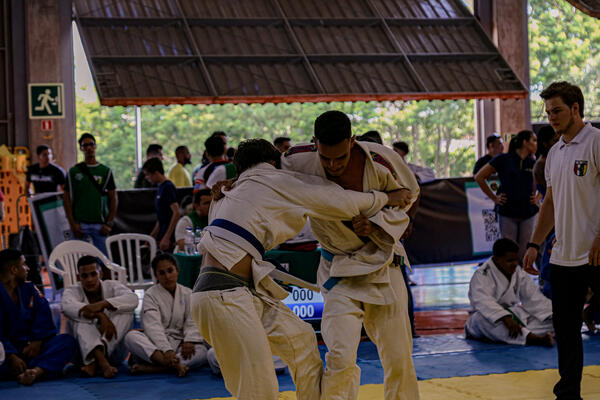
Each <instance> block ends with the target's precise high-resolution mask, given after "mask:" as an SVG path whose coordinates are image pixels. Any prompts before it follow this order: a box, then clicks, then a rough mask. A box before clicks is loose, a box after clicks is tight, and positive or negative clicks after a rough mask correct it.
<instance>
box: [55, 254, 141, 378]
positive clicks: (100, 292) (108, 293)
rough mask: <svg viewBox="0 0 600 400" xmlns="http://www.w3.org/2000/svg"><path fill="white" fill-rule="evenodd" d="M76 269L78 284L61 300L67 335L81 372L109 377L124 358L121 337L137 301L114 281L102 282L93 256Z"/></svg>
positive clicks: (124, 349) (86, 258) (126, 329)
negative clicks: (74, 345) (77, 352)
mask: <svg viewBox="0 0 600 400" xmlns="http://www.w3.org/2000/svg"><path fill="white" fill-rule="evenodd" d="M77 270H78V276H79V280H80V283H78V284H76V285H72V286H69V287H67V288H66V289H65V290H64V293H63V297H62V311H63V313H64V315H65V316H66V317H67V332H68V333H71V334H72V335H73V336H74V337H75V339H76V340H77V342H78V344H79V349H80V351H81V358H82V361H83V367H82V368H81V370H82V371H83V372H84V373H85V374H87V375H89V376H94V375H95V374H96V371H97V369H98V368H99V369H100V372H101V373H102V375H103V376H104V377H105V378H112V377H113V376H115V374H116V373H117V368H116V367H115V366H118V365H119V364H121V363H122V362H123V360H124V359H125V357H126V356H127V349H126V348H125V343H124V342H123V338H124V337H125V334H126V333H127V332H129V331H130V330H131V328H132V326H133V311H134V310H135V308H136V307H137V305H138V298H137V296H136V295H135V293H133V292H132V291H131V290H130V289H129V288H128V287H127V286H125V285H123V284H122V283H120V282H118V281H113V280H106V281H102V270H101V268H100V266H99V265H98V263H97V260H96V258H95V257H92V256H83V257H81V258H80V259H79V261H78V262H77Z"/></svg>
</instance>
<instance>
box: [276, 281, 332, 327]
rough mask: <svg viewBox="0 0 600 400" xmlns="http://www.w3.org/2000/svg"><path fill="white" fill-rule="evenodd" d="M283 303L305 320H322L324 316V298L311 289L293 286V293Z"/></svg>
mask: <svg viewBox="0 0 600 400" xmlns="http://www.w3.org/2000/svg"><path fill="white" fill-rule="evenodd" d="M283 302H284V303H285V304H286V305H287V306H288V307H289V308H291V309H292V311H293V312H294V314H296V315H297V316H299V317H300V318H301V319H303V320H307V321H308V320H320V319H321V317H322V315H323V296H322V295H321V293H318V292H313V291H312V290H310V289H305V288H299V287H296V286H292V293H290V295H289V296H288V297H287V298H285V299H284V300H283Z"/></svg>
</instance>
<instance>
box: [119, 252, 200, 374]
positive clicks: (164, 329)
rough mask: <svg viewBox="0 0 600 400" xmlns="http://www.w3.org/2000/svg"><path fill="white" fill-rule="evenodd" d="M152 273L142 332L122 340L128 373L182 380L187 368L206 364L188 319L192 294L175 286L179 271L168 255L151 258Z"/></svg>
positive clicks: (198, 333)
mask: <svg viewBox="0 0 600 400" xmlns="http://www.w3.org/2000/svg"><path fill="white" fill-rule="evenodd" d="M152 270H153V271H154V276H156V279H157V280H158V283H157V284H156V285H154V286H152V287H151V288H150V289H148V290H146V292H145V293H144V301H143V305H142V327H143V328H144V332H140V331H135V330H134V331H130V332H129V333H128V334H127V335H126V336H125V344H126V346H127V348H128V349H129V351H130V352H131V357H130V359H129V360H130V364H132V365H131V373H132V374H140V373H154V372H163V371H167V370H172V371H175V372H176V373H177V375H179V376H185V374H186V373H187V372H188V370H189V369H190V368H197V367H201V366H204V365H205V364H206V352H207V350H208V348H207V346H206V343H205V342H204V339H202V336H201V335H200V332H198V328H196V324H194V320H193V319H192V316H191V315H190V295H191V294H192V290H191V289H190V288H187V287H185V286H183V285H180V284H178V283H177V277H178V276H179V267H178V266H177V261H176V260H175V258H173V256H172V255H171V254H169V253H163V254H159V255H157V256H156V257H154V259H153V260H152Z"/></svg>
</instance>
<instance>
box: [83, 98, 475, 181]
mask: <svg viewBox="0 0 600 400" xmlns="http://www.w3.org/2000/svg"><path fill="white" fill-rule="evenodd" d="M332 109H336V110H341V111H343V112H345V113H347V114H348V115H350V118H351V120H352V125H353V132H354V133H355V134H357V135H358V134H362V133H364V132H366V131H368V130H377V131H379V132H380V133H381V135H382V136H383V139H384V140H385V142H386V144H387V145H390V146H391V144H392V143H393V142H395V141H398V140H403V141H406V142H408V143H409V145H410V147H411V152H410V153H409V155H408V160H409V161H410V162H414V163H417V164H420V165H427V166H430V167H431V168H433V169H434V170H435V172H436V175H437V176H440V177H446V176H461V175H468V174H469V173H470V170H471V168H472V164H473V162H474V157H475V155H474V154H475V153H474V148H473V146H472V143H471V142H472V141H473V105H472V104H471V102H466V101H454V102H452V101H450V102H442V101H434V102H410V103H404V102H384V103H375V102H370V103H364V102H357V103H349V102H348V103H317V104H312V103H305V104H299V103H294V104H264V105H259V104H254V105H245V104H240V105H232V104H228V105H222V106H221V105H211V106H206V105H199V106H193V105H183V106H168V107H167V106H155V107H143V109H142V129H143V138H142V148H143V150H144V151H145V148H146V147H147V146H148V144H150V143H160V144H162V145H163V153H164V156H165V160H164V164H165V168H168V167H169V166H170V165H172V164H173V163H174V162H175V155H174V152H175V148H176V147H177V146H179V145H182V144H183V145H187V146H188V147H189V149H190V152H191V153H192V165H197V164H198V163H199V162H200V160H201V156H202V153H203V151H204V141H205V140H206V138H207V137H208V136H209V135H210V134H211V133H212V132H213V131H216V130H222V131H225V132H227V134H228V137H229V146H233V147H236V146H237V145H238V144H239V143H240V141H242V140H244V139H248V138H264V139H268V140H273V139H274V138H275V137H277V136H287V137H289V138H291V139H292V141H293V142H294V143H303V142H309V141H310V140H311V138H312V132H313V124H314V120H315V118H316V117H317V116H318V115H319V114H321V113H323V112H325V111H327V110H332ZM133 116H134V110H133V108H131V107H127V108H126V107H112V108H110V107H101V106H99V105H98V104H97V103H84V102H82V101H78V103H77V129H78V132H79V133H81V132H86V131H87V132H92V133H93V134H95V135H96V137H97V142H98V148H97V154H98V160H99V161H100V162H102V163H105V164H107V165H109V166H110V167H111V168H113V170H114V172H115V178H116V181H117V186H118V187H119V188H131V187H132V186H133V181H134V180H135V174H136V170H135V121H134V117H133ZM190 170H191V168H190Z"/></svg>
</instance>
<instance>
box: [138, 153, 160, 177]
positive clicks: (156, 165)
mask: <svg viewBox="0 0 600 400" xmlns="http://www.w3.org/2000/svg"><path fill="white" fill-rule="evenodd" d="M142 170H143V171H146V172H147V173H150V174H153V173H155V172H160V173H161V174H163V175H164V173H165V169H164V167H163V163H162V161H160V159H159V158H156V157H153V158H149V159H147V160H146V162H145V163H144V165H143V166H142Z"/></svg>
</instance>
